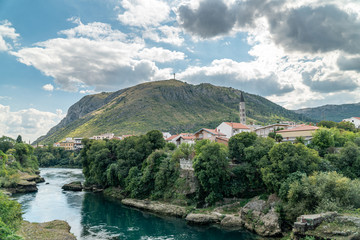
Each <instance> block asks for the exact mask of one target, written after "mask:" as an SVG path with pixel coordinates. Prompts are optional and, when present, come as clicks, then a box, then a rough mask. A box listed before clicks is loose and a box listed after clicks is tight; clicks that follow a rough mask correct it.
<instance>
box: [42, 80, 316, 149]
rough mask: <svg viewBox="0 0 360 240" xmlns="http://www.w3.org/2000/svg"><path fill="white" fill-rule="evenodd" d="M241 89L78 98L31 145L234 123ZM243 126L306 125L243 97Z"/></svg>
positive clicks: (203, 87) (163, 86)
mask: <svg viewBox="0 0 360 240" xmlns="http://www.w3.org/2000/svg"><path fill="white" fill-rule="evenodd" d="M240 93H241V91H240V90H236V89H233V88H226V87H217V86H213V85H211V84H199V85H192V84H187V83H185V82H181V81H177V80H166V81H157V82H148V83H143V84H140V85H137V86H134V87H130V88H127V89H122V90H119V91H117V92H112V93H99V94H95V95H89V96H85V97H83V98H82V99H81V100H80V101H78V102H77V103H75V104H74V105H73V106H71V107H70V108H69V110H68V113H67V116H66V117H65V118H64V119H63V120H62V121H61V122H60V123H59V124H58V125H57V126H55V127H53V128H52V129H51V130H50V131H49V132H48V133H47V134H46V135H45V136H42V137H40V138H39V139H38V140H37V141H36V142H39V143H53V142H56V141H60V140H61V139H64V138H65V137H90V136H93V135H96V134H101V133H106V132H112V133H115V134H116V135H121V134H142V133H145V132H147V131H149V130H152V129H158V130H161V131H170V132H171V133H178V132H184V131H189V132H193V131H196V130H198V129H200V128H201V127H208V128H214V127H216V126H217V125H218V124H220V123H221V122H222V121H239V116H238V111H239V110H238V104H239V101H240ZM244 97H245V102H246V109H247V111H246V114H247V116H248V122H255V123H257V124H260V123H274V122H277V121H281V120H293V121H311V119H310V118H307V117H304V116H302V115H299V114H297V113H295V112H293V111H290V110H287V109H285V108H283V107H281V106H279V105H277V104H275V103H273V102H270V101H269V100H267V99H265V98H263V97H260V96H257V95H253V94H249V93H244Z"/></svg>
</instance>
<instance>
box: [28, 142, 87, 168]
mask: <svg viewBox="0 0 360 240" xmlns="http://www.w3.org/2000/svg"><path fill="white" fill-rule="evenodd" d="M78 153H79V152H78V151H66V150H65V149H64V148H62V147H53V146H51V145H49V146H47V147H43V148H39V147H38V148H35V151H34V154H35V156H36V157H37V159H38V162H39V166H40V167H81V161H80V159H79V154H78Z"/></svg>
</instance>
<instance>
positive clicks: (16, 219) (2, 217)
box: [0, 193, 22, 239]
mask: <svg viewBox="0 0 360 240" xmlns="http://www.w3.org/2000/svg"><path fill="white" fill-rule="evenodd" d="M0 222H2V223H3V224H4V225H5V226H4V225H3V224H0V225H3V227H6V228H8V229H9V230H10V233H9V235H11V234H12V233H14V232H16V230H18V229H19V227H20V225H21V222H22V212H21V206H20V204H19V203H18V202H16V201H13V200H10V199H9V198H8V197H7V196H5V195H4V194H3V193H0ZM0 227H1V226H0ZM1 232H2V231H1V230H0V233H1ZM4 235H5V234H4ZM2 239H3V238H2Z"/></svg>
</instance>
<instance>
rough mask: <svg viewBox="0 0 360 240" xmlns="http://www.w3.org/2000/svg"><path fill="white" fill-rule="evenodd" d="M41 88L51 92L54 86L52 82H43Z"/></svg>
mask: <svg viewBox="0 0 360 240" xmlns="http://www.w3.org/2000/svg"><path fill="white" fill-rule="evenodd" d="M42 89H44V90H45V91H49V92H52V91H54V86H53V85H52V84H50V83H49V84H45V85H44V86H43V87H42Z"/></svg>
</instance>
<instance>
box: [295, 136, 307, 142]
mask: <svg viewBox="0 0 360 240" xmlns="http://www.w3.org/2000/svg"><path fill="white" fill-rule="evenodd" d="M294 143H301V144H305V138H304V137H302V136H300V137H296V138H295V142H294Z"/></svg>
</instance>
